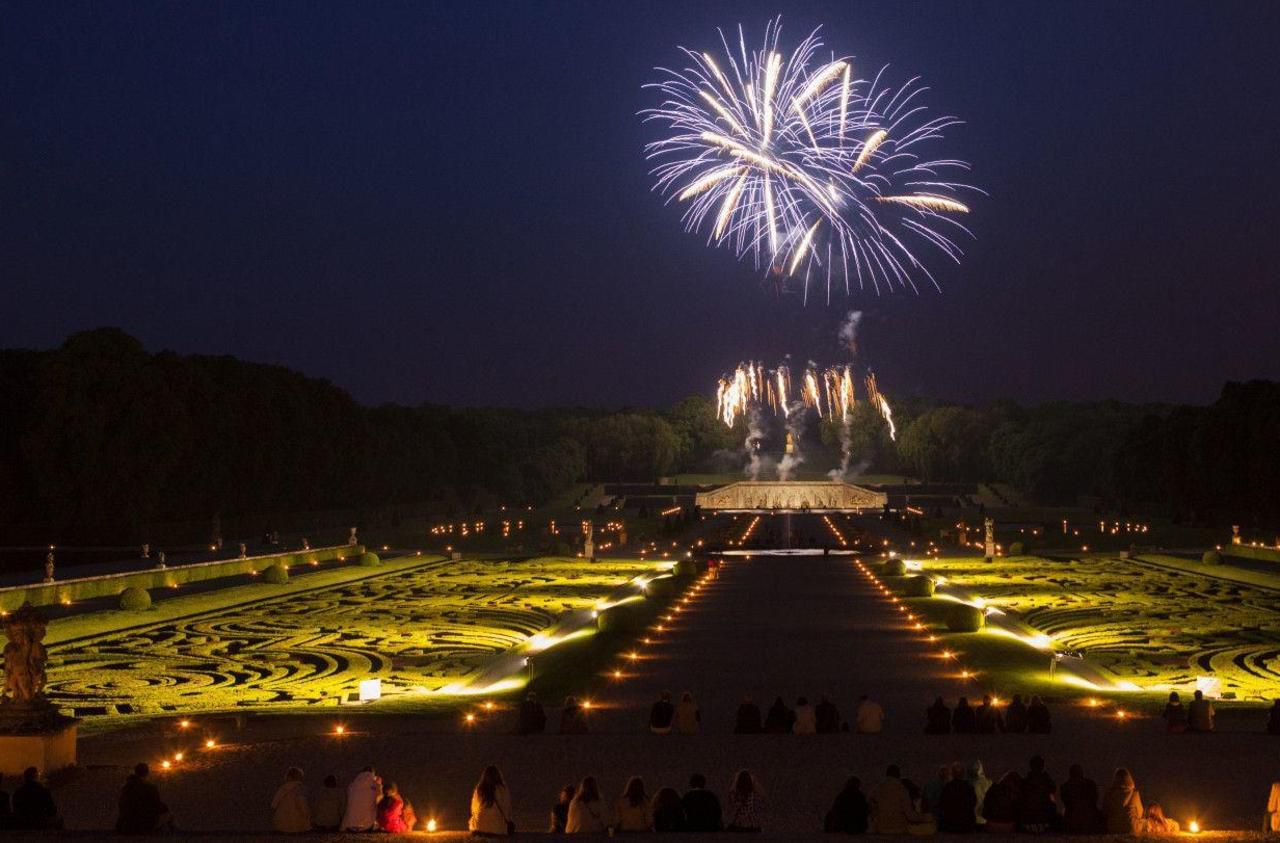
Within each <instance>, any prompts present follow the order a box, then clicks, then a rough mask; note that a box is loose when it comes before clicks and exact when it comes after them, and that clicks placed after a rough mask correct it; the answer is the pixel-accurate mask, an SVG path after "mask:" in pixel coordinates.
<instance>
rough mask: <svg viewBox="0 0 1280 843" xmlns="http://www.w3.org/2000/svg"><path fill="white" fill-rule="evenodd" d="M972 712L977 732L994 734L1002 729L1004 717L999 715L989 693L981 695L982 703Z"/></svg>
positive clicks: (998, 709)
mask: <svg viewBox="0 0 1280 843" xmlns="http://www.w3.org/2000/svg"><path fill="white" fill-rule="evenodd" d="M973 714H974V722H975V724H976V728H977V732H978V734H980V735H994V734H996V733H997V732H1003V731H1004V717H1002V716H1001V715H1000V708H999V707H998V706H997V705H996V704H995V703H993V702H992V701H991V695H990V694H985V695H983V697H982V705H980V706H978V710H977V711H975V712H974V713H973Z"/></svg>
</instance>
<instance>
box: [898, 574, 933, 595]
mask: <svg viewBox="0 0 1280 843" xmlns="http://www.w3.org/2000/svg"><path fill="white" fill-rule="evenodd" d="M933 589H934V582H933V578H932V577H926V576H924V575H919V576H914V577H907V579H906V580H905V581H904V582H903V584H902V593H903V594H905V595H906V596H907V597H932V596H933Z"/></svg>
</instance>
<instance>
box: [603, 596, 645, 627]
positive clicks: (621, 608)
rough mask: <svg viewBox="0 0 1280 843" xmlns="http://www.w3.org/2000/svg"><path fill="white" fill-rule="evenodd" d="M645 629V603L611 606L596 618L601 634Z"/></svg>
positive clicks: (633, 602)
mask: <svg viewBox="0 0 1280 843" xmlns="http://www.w3.org/2000/svg"><path fill="white" fill-rule="evenodd" d="M642 628H644V602H643V601H634V600H633V601H631V602H629V603H619V604H618V605H617V606H610V607H609V608H608V609H605V610H604V611H602V612H600V614H598V615H597V616H596V629H598V630H600V631H601V632H636V631H638V630H640V629H642Z"/></svg>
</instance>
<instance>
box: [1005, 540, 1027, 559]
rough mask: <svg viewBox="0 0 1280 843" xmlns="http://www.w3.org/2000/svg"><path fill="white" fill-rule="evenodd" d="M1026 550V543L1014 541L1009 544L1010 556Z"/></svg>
mask: <svg viewBox="0 0 1280 843" xmlns="http://www.w3.org/2000/svg"><path fill="white" fill-rule="evenodd" d="M1026 552H1027V548H1026V545H1024V544H1023V543H1022V542H1014V543H1013V544H1011V545H1009V555H1010V556H1021V555H1022V554H1024V553H1026Z"/></svg>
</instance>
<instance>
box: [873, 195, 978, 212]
mask: <svg viewBox="0 0 1280 843" xmlns="http://www.w3.org/2000/svg"><path fill="white" fill-rule="evenodd" d="M880 201H881V202H896V203H898V204H899V205H910V206H911V207H913V208H923V209H925V210H926V211H952V212H954V213H957V214H967V213H969V206H968V205H965V204H963V203H961V202H957V201H956V200H954V199H948V198H947V197H945V196H929V195H924V194H922V195H920V196H881V197H880Z"/></svg>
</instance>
